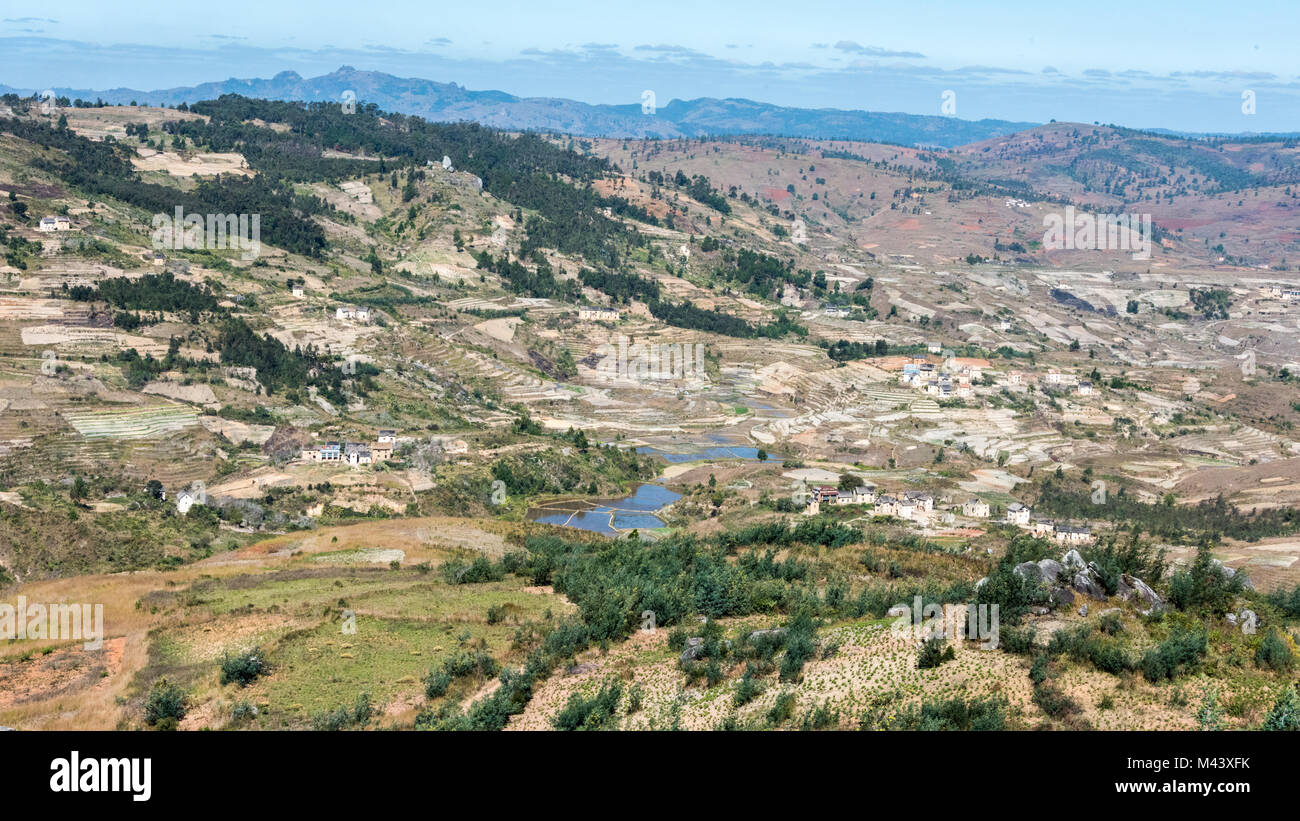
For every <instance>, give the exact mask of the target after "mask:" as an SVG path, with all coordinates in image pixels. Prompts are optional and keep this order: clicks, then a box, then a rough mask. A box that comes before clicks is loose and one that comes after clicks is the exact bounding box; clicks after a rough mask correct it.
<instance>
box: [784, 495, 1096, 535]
mask: <svg viewBox="0 0 1300 821" xmlns="http://www.w3.org/2000/svg"><path fill="white" fill-rule="evenodd" d="M826 505H874V506H875V510H874V513H875V515H877V516H896V517H898V518H899V519H908V520H912V521H924V520H926V519H928V518H929V517H930V514H932V513H933V512H934V496H932V495H931V494H929V493H926V492H925V491H920V490H909V491H906V492H905V493H903V494H902V495H901V496H890V495H888V494H877V492H876V488H875V487H873V486H872V485H859V486H858V487H855V488H853V489H852V490H840V489H839V488H836V487H834V486H832V485H821V486H819V487H817V488H814V489H813V492H812V494H811V496H810V498H809V500H808V506H807V508H806V509H805V510H804V513H805V514H807V515H809V516H815V515H817V514H818V513H820V512H821V510H822V507H823V506H826ZM954 512H955V508H954ZM961 514H962V515H963V516H966V517H968V518H971V519H987V518H989V503H988V502H986V501H984V500H983V499H980V498H978V497H972V498H970V499H968V500H967V501H965V502H963V503H962V505H961ZM951 519H952V516H951V515H950V514H945V521H951ZM1004 521H1005V522H1006V523H1007V524H1012V525H1016V526H1018V527H1022V528H1025V529H1026V530H1030V531H1032V532H1033V534H1034V535H1035V536H1041V537H1043V538H1050V539H1054V540H1055V541H1057V542H1058V543H1060V544H1065V545H1083V544H1092V529H1091V528H1089V527H1088V526H1087V525H1071V524H1061V523H1057V522H1055V521H1053V520H1052V519H1035V518H1033V512H1032V511H1031V510H1030V509H1029V507H1027V506H1026V505H1023V504H1021V503H1020V502H1012V503H1011V504H1010V505H1007V511H1006V515H1005V518H1004Z"/></svg>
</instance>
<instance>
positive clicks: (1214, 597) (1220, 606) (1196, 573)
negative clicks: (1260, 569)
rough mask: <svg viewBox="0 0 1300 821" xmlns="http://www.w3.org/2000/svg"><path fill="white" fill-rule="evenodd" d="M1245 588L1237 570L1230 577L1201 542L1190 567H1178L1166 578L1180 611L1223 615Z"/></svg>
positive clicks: (1170, 592) (1173, 599)
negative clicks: (1179, 568)
mask: <svg viewBox="0 0 1300 821" xmlns="http://www.w3.org/2000/svg"><path fill="white" fill-rule="evenodd" d="M1244 588H1245V582H1244V580H1243V578H1242V576H1241V574H1240V573H1236V574H1233V575H1231V576H1229V575H1228V574H1227V572H1226V570H1225V569H1224V568H1223V567H1222V566H1220V565H1217V564H1215V563H1214V558H1213V557H1212V556H1211V555H1210V548H1209V546H1207V545H1204V544H1203V545H1201V546H1200V547H1199V548H1197V550H1196V561H1194V562H1193V563H1192V566H1191V567H1190V568H1187V569H1186V570H1179V571H1178V572H1176V573H1174V575H1173V576H1172V577H1171V578H1170V579H1169V601H1170V603H1171V604H1173V605H1174V607H1177V608H1178V609H1179V610H1192V611H1198V612H1208V613H1213V614H1214V615H1222V614H1223V613H1226V612H1228V611H1229V610H1230V609H1232V604H1233V601H1234V600H1235V599H1236V598H1237V596H1238V595H1240V594H1241V591H1242V590H1243V589H1244Z"/></svg>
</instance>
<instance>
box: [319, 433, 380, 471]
mask: <svg viewBox="0 0 1300 821" xmlns="http://www.w3.org/2000/svg"><path fill="white" fill-rule="evenodd" d="M375 440H376V441H375V442H373V443H370V444H367V443H364V442H326V443H324V444H322V445H318V446H316V447H311V448H303V449H302V459H303V461H304V462H323V463H327V464H336V465H350V466H352V467H360V466H362V465H369V464H373V463H375V462H387V461H388V460H389V459H391V458H392V456H393V445H394V444H396V442H397V431H394V430H381V431H379V434H378V435H377V436H376V437H375Z"/></svg>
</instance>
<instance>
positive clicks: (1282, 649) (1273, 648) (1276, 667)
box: [1255, 628, 1295, 673]
mask: <svg viewBox="0 0 1300 821" xmlns="http://www.w3.org/2000/svg"><path fill="white" fill-rule="evenodd" d="M1255 663H1256V664H1258V665H1259V666H1260V667H1267V668H1268V669H1270V670H1272V671H1274V672H1277V673H1288V672H1290V671H1291V669H1292V668H1293V667H1295V655H1294V654H1293V653H1292V652H1291V648H1290V647H1288V646H1287V643H1286V641H1285V640H1284V639H1283V638H1282V637H1281V636H1279V635H1278V634H1277V631H1276V630H1273V629H1271V628H1270V629H1269V631H1268V635H1267V636H1265V637H1264V639H1263V640H1262V641H1261V642H1260V643H1259V648H1258V649H1256V650H1255Z"/></svg>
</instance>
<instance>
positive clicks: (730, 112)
mask: <svg viewBox="0 0 1300 821" xmlns="http://www.w3.org/2000/svg"><path fill="white" fill-rule="evenodd" d="M51 90H52V91H54V92H55V93H56V94H58V95H60V96H66V97H69V98H74V99H75V98H80V99H96V98H99V99H103V100H104V101H105V102H108V103H129V102H132V101H135V102H139V103H141V104H148V105H161V106H175V105H179V104H181V103H187V104H189V103H194V102H198V101H199V100H207V99H216V98H217V97H220V96H221V95H222V94H242V95H244V96H249V97H258V98H263V99H276V100H295V101H303V102H322V101H329V102H340V101H341V100H342V99H343V96H342V95H343V93H344V92H345V91H352V92H354V93H355V94H356V95H357V100H358V101H359V102H361V103H363V104H365V103H375V104H376V105H378V106H379V108H381V109H383V110H385V111H397V112H400V113H403V114H413V115H418V116H421V117H424V118H426V119H430V120H436V121H442V122H456V121H464V120H472V121H474V122H479V123H482V124H483V125H487V126H492V127H494V128H502V129H508V130H528V131H555V132H563V133H566V134H571V135H573V136H578V137H629V138H636V137H662V138H676V137H704V136H716V135H722V134H729V135H742V134H753V135H770V136H779V137H794V138H807V139H844V140H858V141H871V142H884V143H897V144H903V145H930V146H939V147H944V148H953V147H956V146H958V145H964V144H967V143H971V142H976V141H979V140H983V139H988V138H991V137H996V136H1001V135H1004V134H1011V133H1015V132H1017V131H1021V130H1024V129H1025V128H1029V127H1032V126H1034V125H1036V123H1030V122H1013V121H1010V120H994V119H985V120H959V119H957V118H955V117H943V116H932V115H923V114H905V113H902V112H873V111H863V110H858V109H835V108H818V109H807V108H793V107H789V106H779V105H774V104H770V103H763V102H759V101H755V100H748V99H744V98H734V97H730V98H715V97H699V98H695V99H692V100H679V99H673V100H671V101H669V102H668V103H667V104H666V105H663V106H659V107H657V108H655V109H653V113H645V112H643V111H642V106H641V104H640V103H639V102H638V103H629V104H624V105H613V104H608V103H584V102H580V101H577V100H569V99H565V98H558V97H519V96H516V95H513V94H509V93H507V92H504V91H497V90H483V91H477V90H472V89H467V88H465V87H464V86H461V85H459V84H457V83H454V82H450V83H444V82H439V81H436V80H428V79H424V78H417V77H397V76H395V75H392V74H386V73H384V72H378V71H363V70H358V69H356V68H353V67H352V66H347V65H345V66H340V67H339V68H338V69H337V70H335V71H333V72H330V73H329V74H323V75H320V76H318V77H311V78H306V77H303V76H302V75H300V74H298V73H297V72H296V71H282V72H279V73H277V74H276V75H275V76H273V77H271V78H269V79H265V78H251V79H241V78H235V77H232V78H229V79H226V80H221V81H214V82H207V83H200V84H198V85H194V86H177V87H173V88H168V89H156V90H153V91H144V90H138V89H129V88H115V89H105V90H95V89H72V88H55V89H51ZM0 92H6V93H21V94H31V93H33V90H31V89H19V88H13V87H10V86H3V85H0ZM35 93H38V94H39V93H41V92H40V91H36V92H35Z"/></svg>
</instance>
